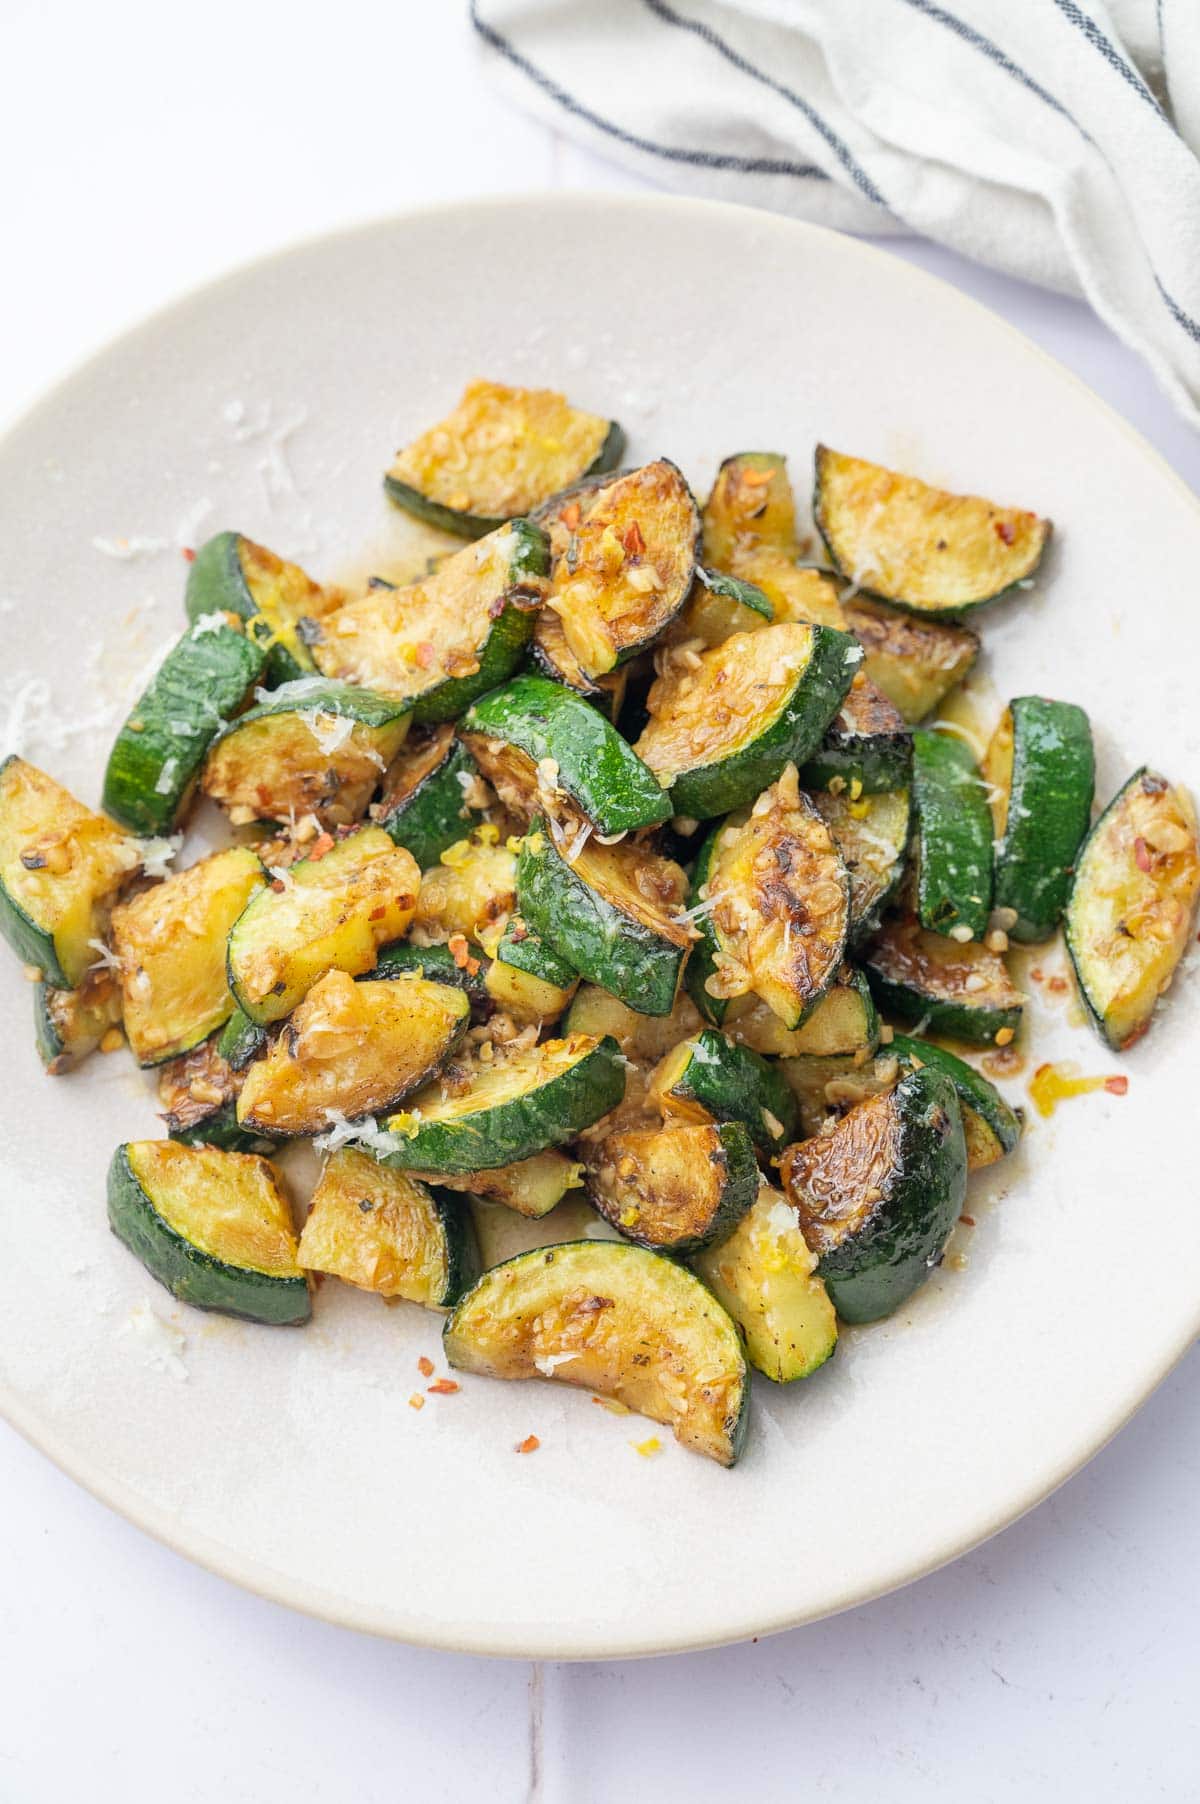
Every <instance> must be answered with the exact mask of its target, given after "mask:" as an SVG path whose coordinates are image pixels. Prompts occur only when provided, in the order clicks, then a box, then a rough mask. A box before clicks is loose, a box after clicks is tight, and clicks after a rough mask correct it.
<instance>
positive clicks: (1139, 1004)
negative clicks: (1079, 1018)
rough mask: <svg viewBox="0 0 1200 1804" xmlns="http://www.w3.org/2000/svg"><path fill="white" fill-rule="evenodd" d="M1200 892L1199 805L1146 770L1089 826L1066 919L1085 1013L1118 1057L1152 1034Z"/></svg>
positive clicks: (1178, 789) (1186, 793)
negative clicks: (1157, 1009)
mask: <svg viewBox="0 0 1200 1804" xmlns="http://www.w3.org/2000/svg"><path fill="white" fill-rule="evenodd" d="M1198 890H1200V855H1198V849H1197V839H1196V811H1195V808H1194V806H1193V804H1192V798H1191V796H1190V795H1189V794H1188V792H1187V790H1186V789H1183V788H1182V787H1181V786H1180V785H1178V784H1172V783H1170V782H1168V780H1167V779H1166V777H1162V776H1159V775H1158V773H1157V772H1155V771H1152V770H1150V769H1148V768H1147V767H1146V766H1145V765H1143V766H1142V768H1141V769H1140V770H1136V771H1134V773H1133V775H1132V777H1130V779H1129V781H1128V782H1127V783H1125V784H1124V785H1123V787H1122V788H1121V789H1119V790H1118V791H1117V793H1116V795H1115V796H1114V797H1113V799H1112V801H1111V802H1110V803H1109V804H1108V807H1107V808H1106V809H1105V811H1104V813H1103V814H1102V815H1101V816H1100V819H1099V820H1098V821H1097V822H1096V825H1095V826H1094V827H1093V828H1092V831H1091V833H1090V835H1089V836H1088V839H1087V841H1086V843H1085V845H1084V848H1083V851H1082V852H1081V853H1080V855H1079V858H1078V860H1077V862H1076V866H1075V876H1074V879H1073V881H1072V884H1071V893H1070V896H1069V898H1068V901H1067V912H1066V920H1065V928H1066V941H1067V950H1068V951H1069V953H1070V954H1071V963H1072V964H1073V965H1074V967H1075V976H1076V979H1077V980H1078V983H1079V989H1080V993H1081V995H1082V996H1083V1000H1084V1003H1085V1004H1086V1006H1087V1011H1088V1014H1089V1015H1090V1016H1091V1019H1092V1021H1093V1023H1094V1025H1095V1027H1096V1029H1097V1031H1098V1032H1099V1034H1100V1035H1101V1037H1102V1038H1103V1039H1104V1040H1105V1041H1106V1042H1107V1043H1108V1045H1109V1046H1112V1047H1114V1048H1115V1049H1116V1050H1117V1051H1118V1052H1119V1051H1121V1050H1123V1049H1124V1048H1125V1047H1126V1046H1129V1045H1131V1044H1132V1043H1133V1041H1134V1040H1137V1039H1139V1038H1140V1036H1141V1035H1142V1034H1144V1033H1145V1031H1146V1029H1147V1028H1148V1027H1149V1025H1150V1020H1151V1017H1152V1015H1153V1013H1154V1007H1155V1004H1156V1003H1157V1001H1158V999H1159V997H1160V996H1161V995H1163V994H1164V992H1165V991H1166V990H1167V988H1168V986H1169V985H1170V983H1171V981H1172V979H1173V978H1174V976H1175V971H1176V967H1177V966H1178V964H1179V961H1180V959H1181V958H1182V957H1183V953H1184V950H1185V948H1186V946H1187V944H1188V936H1189V933H1190V930H1191V922H1192V914H1193V911H1194V909H1195V905H1196V894H1197V891H1198Z"/></svg>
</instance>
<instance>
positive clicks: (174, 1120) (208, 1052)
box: [158, 1034, 271, 1153]
mask: <svg viewBox="0 0 1200 1804" xmlns="http://www.w3.org/2000/svg"><path fill="white" fill-rule="evenodd" d="M220 1040H221V1036H220V1035H219V1034H213V1035H211V1036H210V1037H209V1038H208V1039H207V1040H203V1041H201V1043H200V1045H199V1046H193V1048H192V1050H191V1051H190V1052H185V1053H184V1054H183V1055H182V1056H181V1057H180V1058H177V1059H172V1060H171V1061H170V1063H169V1064H166V1065H160V1066H159V1068H158V1100H159V1104H160V1106H161V1110H162V1118H163V1123H164V1125H165V1127H166V1130H167V1133H168V1134H169V1135H170V1137H171V1139H172V1140H178V1141H180V1142H181V1144H182V1145H184V1146H219V1147H223V1148H224V1150H225V1151H226V1152H231V1153H268V1152H270V1151H271V1142H270V1140H268V1139H267V1138H266V1137H265V1136H264V1135H262V1134H258V1133H254V1132H252V1131H251V1130H249V1129H247V1128H243V1127H242V1125H241V1123H240V1122H239V1121H238V1118H237V1093H238V1090H239V1088H240V1085H241V1077H240V1075H239V1073H238V1072H236V1071H235V1070H234V1068H233V1066H232V1065H230V1064H229V1062H228V1061H227V1060H226V1059H224V1058H222V1056H221V1047H220Z"/></svg>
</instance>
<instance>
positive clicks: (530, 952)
mask: <svg viewBox="0 0 1200 1804" xmlns="http://www.w3.org/2000/svg"><path fill="white" fill-rule="evenodd" d="M484 983H485V986H486V988H487V993H488V995H489V996H490V997H491V999H492V1001H493V1002H494V1003H495V1004H496V1006H497V1008H501V1009H504V1010H505V1011H506V1012H507V1013H508V1014H510V1015H511V1016H512V1017H513V1019H514V1021H520V1022H526V1021H537V1022H539V1023H540V1022H545V1021H557V1020H558V1017H559V1016H560V1015H561V1014H562V1012H563V1010H564V1009H565V1008H566V1007H567V1005H568V1004H569V1002H570V1000H571V998H572V996H573V995H574V994H575V992H576V990H577V989H578V988H579V973H578V971H575V970H573V969H572V967H571V966H570V965H568V964H567V963H566V961H565V960H564V959H561V958H560V957H559V956H558V953H557V952H554V951H552V950H551V949H550V947H549V946H547V944H546V942H545V941H544V940H543V939H542V938H541V937H540V936H539V935H538V934H536V933H530V931H529V929H528V928H527V927H526V925H525V923H524V921H523V920H522V919H521V917H520V915H514V916H513V918H512V920H511V921H510V922H509V924H508V926H507V927H506V928H505V930H504V933H503V936H502V937H501V939H500V941H499V944H498V945H497V947H496V956H495V958H494V959H493V960H492V962H491V964H490V965H489V966H488V971H487V976H486V978H485V979H484Z"/></svg>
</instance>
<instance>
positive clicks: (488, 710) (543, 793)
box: [458, 674, 672, 836]
mask: <svg viewBox="0 0 1200 1804" xmlns="http://www.w3.org/2000/svg"><path fill="white" fill-rule="evenodd" d="M458 732H459V737H460V738H461V739H462V741H463V743H464V745H465V746H466V748H467V750H468V752H469V753H470V755H471V757H472V758H473V759H474V760H475V763H476V764H477V765H478V767H479V769H480V770H481V771H482V772H483V774H484V776H485V777H486V778H487V780H488V782H489V783H490V784H491V785H492V788H493V789H494V790H495V791H496V794H497V795H498V796H499V798H500V800H501V801H502V802H503V803H504V806H505V807H506V808H510V809H511V810H512V811H513V813H514V814H516V815H518V816H519V817H520V818H521V819H523V820H529V819H530V818H531V817H532V816H533V815H535V814H538V813H545V812H551V813H556V814H561V813H562V812H563V806H564V802H565V803H566V804H567V807H568V812H569V811H570V808H571V807H572V806H573V807H574V808H575V809H577V810H578V811H579V813H580V814H582V815H583V816H584V818H585V819H586V820H589V821H590V822H591V823H592V826H593V827H594V828H595V829H596V831H597V832H598V833H602V834H605V835H606V836H607V835H610V834H620V833H627V832H629V831H631V830H632V829H633V828H635V827H651V826H654V825H656V824H657V823H658V822H659V821H665V820H667V819H668V818H669V816H670V814H671V811H672V810H671V802H670V799H669V797H668V796H667V795H666V793H665V791H664V790H663V788H662V785H661V784H660V783H659V782H658V779H657V778H656V777H655V776H654V775H653V774H652V772H650V771H649V770H647V768H646V766H645V765H644V764H643V763H642V761H641V759H640V758H639V757H638V755H637V753H636V752H635V751H634V750H633V749H632V747H631V746H629V745H627V744H626V743H625V741H624V740H623V739H622V737H621V735H620V734H619V733H618V732H617V730H616V728H615V727H613V726H610V725H609V723H608V721H606V720H605V719H604V718H603V716H602V715H600V714H599V713H597V711H596V709H595V708H593V707H591V706H590V704H589V703H588V702H586V701H584V699H583V697H582V696H581V695H576V694H575V692H574V691H573V690H572V689H568V688H566V687H564V685H563V684H562V683H552V682H551V681H550V679H549V678H548V677H543V676H534V675H531V674H526V675H524V676H518V677H514V678H513V679H512V681H511V682H510V683H507V684H505V686H504V688H502V689H494V690H493V691H492V693H491V694H490V695H485V696H484V697H483V698H482V699H481V700H480V701H477V702H476V703H475V704H474V706H473V707H471V708H470V709H468V711H467V713H466V715H465V716H464V718H463V720H462V721H461V722H460V724H459V729H458Z"/></svg>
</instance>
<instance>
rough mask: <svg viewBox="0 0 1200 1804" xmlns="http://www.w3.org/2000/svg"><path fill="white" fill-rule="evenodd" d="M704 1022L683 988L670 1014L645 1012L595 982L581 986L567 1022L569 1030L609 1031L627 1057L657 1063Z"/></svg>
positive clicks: (644, 1063)
mask: <svg viewBox="0 0 1200 1804" xmlns="http://www.w3.org/2000/svg"><path fill="white" fill-rule="evenodd" d="M702 1026H703V1022H702V1021H701V1019H700V1016H699V1014H698V1012H697V1010H696V1007H695V1005H694V1003H693V1002H692V1001H691V999H690V998H689V997H688V995H687V994H686V993H685V992H684V991H682V990H681V991H680V993H679V995H678V996H677V997H676V998H675V1006H674V1008H673V1009H672V1010H671V1013H670V1014H669V1015H643V1014H640V1013H639V1012H638V1010H636V1009H632V1008H627V1007H626V1005H625V1003H623V1002H621V1001H619V1000H618V998H617V997H616V996H614V995H613V994H612V992H611V991H610V990H606V989H603V988H601V986H600V985H599V984H596V983H584V984H581V985H580V986H579V989H578V991H577V992H576V995H575V1000H574V1001H573V1002H572V1004H571V1006H570V1008H569V1009H568V1010H567V1018H566V1021H565V1023H564V1028H565V1031H566V1032H567V1033H569V1034H595V1035H596V1037H597V1038H598V1039H602V1038H603V1037H604V1035H605V1034H610V1035H611V1036H612V1038H613V1039H614V1040H615V1041H616V1042H617V1045H618V1046H619V1047H620V1049H621V1052H622V1053H623V1054H624V1056H625V1058H627V1059H630V1060H632V1061H633V1063H634V1064H636V1065H654V1064H657V1062H658V1060H659V1059H661V1058H662V1057H663V1056H664V1055H665V1054H666V1053H668V1052H670V1050H671V1048H672V1047H673V1046H677V1045H678V1044H679V1042H680V1040H683V1039H686V1038H687V1037H688V1035H690V1034H695V1033H698V1032H699V1030H700V1028H701V1027H702Z"/></svg>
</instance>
